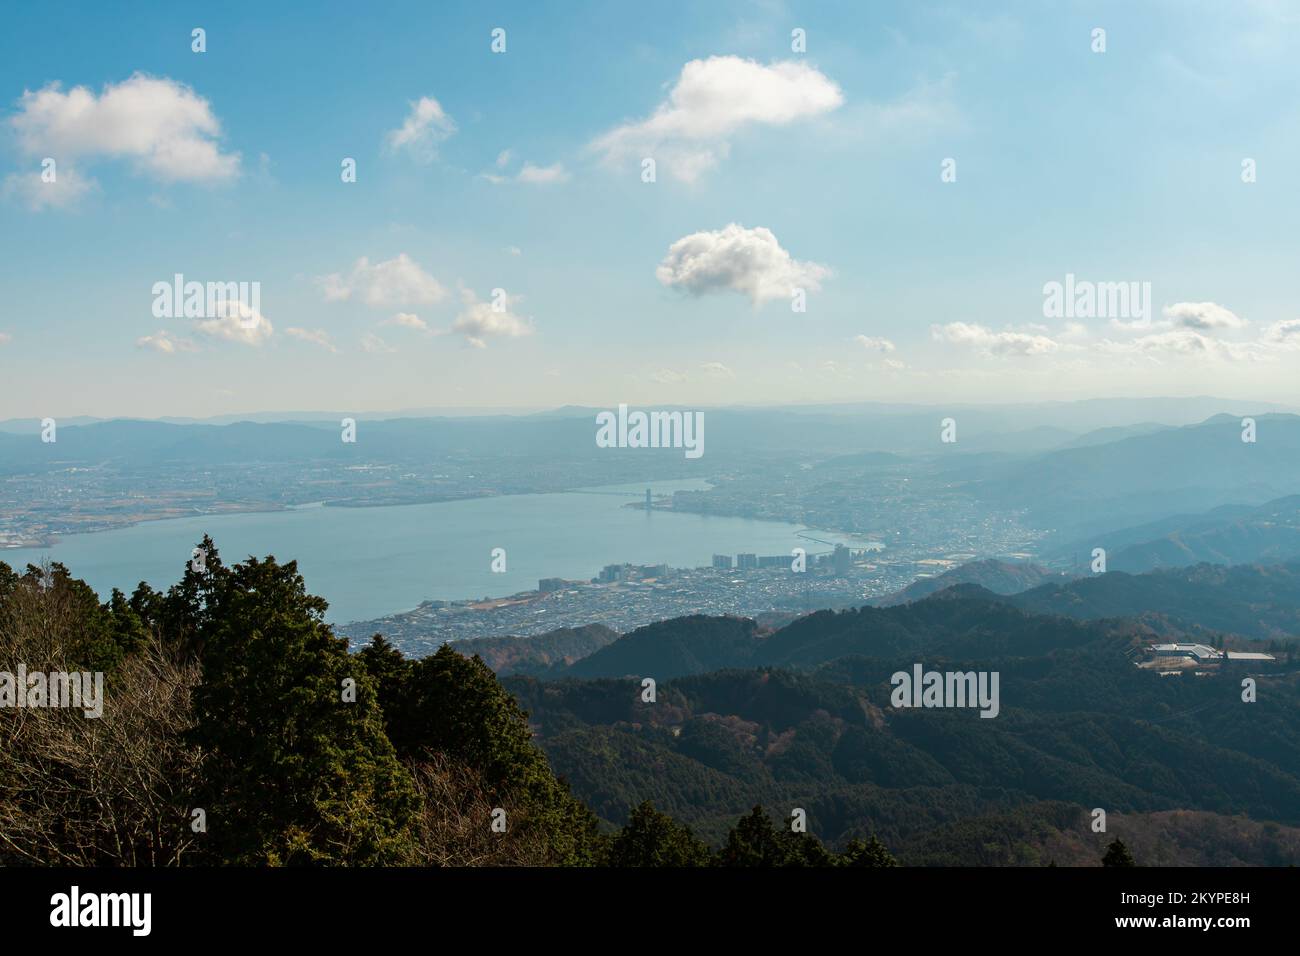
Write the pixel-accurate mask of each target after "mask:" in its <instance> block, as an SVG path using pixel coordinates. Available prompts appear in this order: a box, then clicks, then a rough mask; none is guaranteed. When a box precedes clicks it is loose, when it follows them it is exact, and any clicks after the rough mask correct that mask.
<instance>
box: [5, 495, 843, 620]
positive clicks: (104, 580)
mask: <svg viewBox="0 0 1300 956" xmlns="http://www.w3.org/2000/svg"><path fill="white" fill-rule="evenodd" d="M650 487H651V489H652V490H653V491H654V493H655V494H656V495H659V494H669V493H671V492H673V491H676V490H688V489H699V488H704V487H707V485H706V484H705V483H704V482H701V481H666V482H660V483H658V484H652V485H651V486H650ZM611 492H623V493H622V494H619V493H611ZM628 492H635V493H637V494H636V495H634V494H629V493H628ZM644 494H645V486H644V485H636V486H629V485H622V486H610V487H608V488H600V489H589V490H585V491H580V492H569V493H564V494H547V495H510V496H506V497H499V498H482V499H476V500H472V501H449V502H439V503H437V504H424V505H397V506H392V507H378V508H324V507H305V508H297V509H295V510H292V511H277V512H270V513H265V514H238V515H220V516H208V517H197V518H176V519H171V520H167V521H150V522H146V523H144V524H139V525H135V526H134V527H130V528H122V529H119V530H115V531H103V532H98V533H94V534H76V535H68V536H66V537H63V538H61V539H59V541H58V542H57V543H56V544H55V546H54V547H52V548H22V549H15V550H5V551H0V561H4V562H5V563H7V564H9V565H11V566H13V567H16V568H19V569H21V568H22V567H23V566H25V565H26V564H27V563H28V562H31V563H33V564H39V563H40V562H41V561H42V560H43V559H47V558H48V559H50V560H54V561H61V562H63V563H64V564H65V565H67V567H68V569H69V571H70V572H71V573H72V574H73V576H75V577H79V578H82V579H83V580H85V581H86V582H87V583H88V584H89V585H90V586H91V587H93V588H94V589H95V590H96V591H98V592H99V594H100V596H101V598H105V597H107V595H108V594H109V592H110V591H111V589H112V588H114V587H117V588H121V589H122V590H123V591H125V592H127V593H128V594H129V593H130V592H131V591H132V590H133V589H134V587H135V585H136V584H137V583H138V582H140V581H148V582H149V584H151V585H152V586H154V587H156V588H166V587H169V586H170V585H172V584H174V583H175V582H176V581H177V580H179V578H180V576H181V574H182V573H183V571H184V566H185V562H186V561H188V560H189V557H190V552H191V550H192V549H193V548H194V546H195V545H196V544H197V543H198V542H199V541H200V540H201V539H202V537H203V535H204V533H205V532H206V533H207V534H210V535H211V536H212V540H213V541H214V542H215V543H216V546H217V548H218V550H219V551H220V552H221V557H222V560H223V561H225V562H226V563H228V564H229V563H233V562H235V561H239V560H242V559H243V558H245V557H247V556H249V555H250V554H252V555H257V556H259V557H261V556H265V555H268V554H271V555H275V557H276V558H278V559H279V560H280V561H288V560H290V559H294V558H296V559H297V561H298V568H299V570H300V571H301V573H302V575H303V577H304V578H305V579H306V581H307V587H308V589H309V590H311V591H312V592H313V593H315V594H319V595H321V596H322V597H324V598H325V599H326V600H328V601H329V603H330V611H329V615H328V617H329V620H330V621H332V622H334V623H346V622H349V621H359V620H368V619H370V618H375V617H381V616H383V615H385V614H392V613H395V612H398V611H406V610H410V609H411V608H413V607H415V606H416V605H417V604H419V603H420V602H421V601H424V600H428V599H430V598H443V599H448V600H460V599H464V598H477V597H501V596H504V595H507V594H514V593H516V592H518V591H525V590H531V589H533V588H535V587H537V581H538V579H539V578H544V577H560V578H577V579H586V578H591V577H594V576H595V575H596V573H597V572H598V571H599V570H600V569H601V568H602V567H603V566H604V565H606V564H619V563H622V562H625V561H626V562H628V563H631V564H660V563H664V564H670V565H673V566H674V567H698V566H701V565H707V564H709V562H710V560H711V558H712V556H713V554H714V553H715V552H716V553H719V554H731V555H735V554H736V553H737V552H741V551H752V552H755V553H757V554H789V553H790V549H791V548H793V547H795V546H802V547H805V548H807V549H808V551H809V552H817V551H825V550H829V547H828V546H827V545H824V544H819V543H816V542H812V543H810V542H809V541H808V539H807V538H805V537H801V536H800V534H799V533H800V532H801V531H804V530H805V529H804V528H803V527H802V526H800V525H792V524H785V523H782V522H775V521H752V520H749V519H745V518H724V517H718V516H710V515H693V514H672V513H666V512H653V511H652V512H649V513H647V512H646V511H644V510H638V509H633V508H625V507H623V506H624V505H625V504H626V503H627V502H629V501H634V500H636V498H637V495H639V496H644ZM811 534H812V536H813V537H815V538H817V539H819V540H821V541H835V540H841V539H838V538H836V537H835V536H833V535H829V534H826V533H821V532H812V533H811ZM493 548H505V550H506V567H507V570H506V572H505V573H503V574H502V573H493V572H492V570H491V560H492V557H491V555H492V549H493Z"/></svg>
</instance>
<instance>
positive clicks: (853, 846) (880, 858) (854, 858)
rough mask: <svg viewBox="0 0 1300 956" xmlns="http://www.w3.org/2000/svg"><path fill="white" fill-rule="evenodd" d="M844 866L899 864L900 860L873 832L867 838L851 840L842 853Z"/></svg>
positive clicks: (841, 857)
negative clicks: (896, 858)
mask: <svg viewBox="0 0 1300 956" xmlns="http://www.w3.org/2000/svg"><path fill="white" fill-rule="evenodd" d="M840 859H841V861H842V863H843V865H844V866H866V867H881V866H898V861H897V860H895V859H894V855H893V854H892V853H890V852H889V849H888V847H886V846H885V845H884V844H883V843H881V842H880V840H879V839H878V838H877V837H876V835H875V834H874V833H873V834H872V835H871V837H870V838H869V839H867V840H860V839H858V838H856V837H855V838H854V839H852V840H850V841H849V845H848V846H847V847H845V848H844V852H843V853H842V854H841V855H840Z"/></svg>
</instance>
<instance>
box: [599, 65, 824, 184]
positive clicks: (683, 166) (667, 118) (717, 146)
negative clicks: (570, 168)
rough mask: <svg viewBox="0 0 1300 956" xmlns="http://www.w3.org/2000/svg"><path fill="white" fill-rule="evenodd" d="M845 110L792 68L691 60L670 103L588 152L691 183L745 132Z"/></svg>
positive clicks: (812, 77)
mask: <svg viewBox="0 0 1300 956" xmlns="http://www.w3.org/2000/svg"><path fill="white" fill-rule="evenodd" d="M843 102H844V94H843V93H842V92H841V91H840V88H839V86H838V85H837V84H835V83H834V82H832V81H831V80H830V79H828V78H827V77H826V76H825V75H824V74H822V73H820V72H818V71H817V70H815V69H813V68H812V67H810V66H808V65H807V64H806V63H803V62H800V61H794V60H787V61H783V62H778V63H773V64H771V65H770V66H763V65H762V64H760V63H757V62H755V61H754V60H745V59H741V58H740V57H738V56H713V57H709V58H708V59H707V60H692V61H691V62H689V63H687V64H686V65H685V66H684V67H682V72H681V74H680V75H679V76H678V77H677V82H676V83H675V84H674V85H673V87H672V89H671V90H670V91H669V93H668V98H667V99H666V100H665V101H664V102H662V103H661V104H659V106H658V107H656V108H655V110H654V112H653V113H652V114H651V115H650V116H649V117H647V118H646V119H643V120H640V121H638V122H634V123H626V124H624V125H622V126H618V127H615V128H614V129H612V130H610V131H609V132H607V133H604V134H603V135H601V136H599V137H597V138H596V139H595V140H594V141H593V142H592V143H591V148H592V149H594V150H595V151H596V152H598V153H601V154H602V155H603V156H604V158H605V160H606V161H607V162H610V163H621V162H624V161H626V160H628V159H632V160H635V161H638V162H639V161H640V160H641V159H642V158H643V157H647V156H652V157H655V158H656V160H657V161H659V163H660V165H661V166H663V168H664V169H665V171H666V172H667V173H668V174H669V175H671V176H673V177H675V178H677V179H680V180H683V181H685V182H694V181H695V180H696V179H698V178H699V177H700V175H701V174H703V173H704V172H705V171H707V170H709V169H711V168H713V167H714V166H716V165H717V163H718V161H719V160H720V159H722V158H724V157H725V156H726V155H727V154H728V152H729V150H730V143H729V139H730V137H731V136H732V135H733V134H734V133H736V132H737V131H738V130H740V129H742V128H744V127H747V126H784V125H786V124H789V123H793V122H795V121H797V120H800V119H805V118H808V117H812V116H818V115H821V114H823V113H827V112H829V111H831V110H833V109H836V108H837V107H838V106H840V105H841V104H842V103H843Z"/></svg>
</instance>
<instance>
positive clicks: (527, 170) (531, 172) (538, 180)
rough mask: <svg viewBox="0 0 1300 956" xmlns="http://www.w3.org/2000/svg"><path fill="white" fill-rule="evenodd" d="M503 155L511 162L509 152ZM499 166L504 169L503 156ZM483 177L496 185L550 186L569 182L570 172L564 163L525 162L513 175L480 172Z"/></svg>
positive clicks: (499, 159)
mask: <svg viewBox="0 0 1300 956" xmlns="http://www.w3.org/2000/svg"><path fill="white" fill-rule="evenodd" d="M508 152H509V150H507V151H506V153H503V154H502V156H505V157H506V162H507V163H508V162H509V156H508V155H507V153H508ZM497 168H498V169H504V168H505V167H504V166H502V164H501V156H498V157H497ZM479 177H480V178H481V179H486V180H487V181H488V182H490V183H492V184H493V185H494V186H504V185H506V184H507V183H523V184H525V185H531V186H550V185H553V184H555V183H567V182H568V181H569V172H568V170H566V169H565V168H564V164H563V163H554V164H553V165H550V166H538V165H535V164H534V163H527V162H526V163H524V165H523V166H522V167H521V168H520V170H519V172H517V173H515V174H514V175H513V176H510V175H502V174H501V173H479Z"/></svg>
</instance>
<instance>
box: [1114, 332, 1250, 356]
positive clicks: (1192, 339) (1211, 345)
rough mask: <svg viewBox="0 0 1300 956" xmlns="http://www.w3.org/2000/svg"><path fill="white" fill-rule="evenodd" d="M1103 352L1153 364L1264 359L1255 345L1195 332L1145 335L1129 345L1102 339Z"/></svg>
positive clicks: (1131, 340)
mask: <svg viewBox="0 0 1300 956" xmlns="http://www.w3.org/2000/svg"><path fill="white" fill-rule="evenodd" d="M1097 348H1098V350H1099V351H1100V352H1103V353H1105V354H1108V355H1142V356H1146V357H1148V358H1150V359H1152V360H1154V361H1158V360H1159V359H1160V357H1161V356H1168V357H1181V358H1198V357H1199V358H1209V359H1219V360H1222V361H1229V362H1237V361H1242V360H1256V359H1259V358H1260V357H1261V354H1260V348H1259V346H1258V345H1257V344H1256V343H1251V342H1247V343H1237V342H1225V341H1224V340H1223V339H1216V338H1214V337H1212V336H1209V335H1203V334H1201V333H1200V332H1198V331H1196V330H1195V329H1187V328H1180V329H1172V330H1170V331H1168V332H1156V333H1154V334H1151V335H1143V336H1140V337H1138V338H1135V339H1130V340H1129V341H1126V342H1116V341H1113V340H1111V339H1103V340H1102V341H1101V342H1099V343H1098V345H1097Z"/></svg>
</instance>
